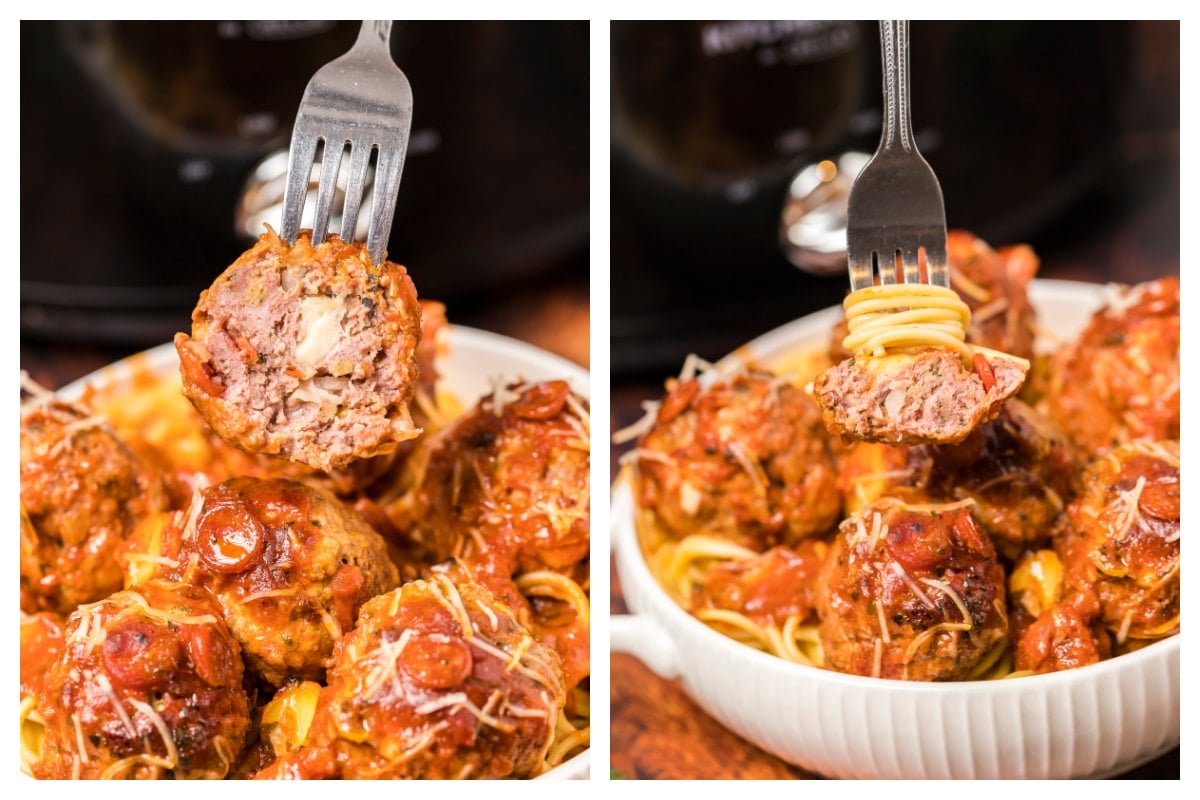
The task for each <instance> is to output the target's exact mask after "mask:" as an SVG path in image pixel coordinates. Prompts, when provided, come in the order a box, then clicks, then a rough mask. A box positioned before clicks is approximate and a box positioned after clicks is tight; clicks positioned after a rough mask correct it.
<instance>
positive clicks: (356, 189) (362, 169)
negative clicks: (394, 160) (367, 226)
mask: <svg viewBox="0 0 1200 800" xmlns="http://www.w3.org/2000/svg"><path fill="white" fill-rule="evenodd" d="M372 149H374V148H372V146H371V145H366V144H363V143H362V142H357V143H356V142H353V141H352V142H350V178H349V180H348V181H347V182H346V203H345V206H344V207H343V209H342V241H343V242H353V241H354V240H355V239H356V238H357V237H356V236H355V232H356V231H355V229H356V228H357V227H358V212H359V209H361V208H362V196H363V185H364V184H365V183H366V182H367V166H368V165H369V164H370V161H371V150H372Z"/></svg>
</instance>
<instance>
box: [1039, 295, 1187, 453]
mask: <svg viewBox="0 0 1200 800" xmlns="http://www.w3.org/2000/svg"><path fill="white" fill-rule="evenodd" d="M1179 335H1180V334H1179V280H1178V279H1177V278H1162V279H1160V280H1156V281H1150V282H1147V283H1142V284H1139V285H1137V286H1134V287H1124V288H1120V289H1117V290H1116V291H1115V292H1114V295H1113V297H1112V299H1111V300H1110V302H1109V304H1108V305H1107V306H1106V307H1105V308H1103V309H1101V310H1100V311H1097V312H1096V314H1095V315H1094V316H1093V317H1092V319H1091V321H1090V322H1089V323H1088V325H1087V327H1086V328H1085V329H1084V330H1083V332H1082V333H1081V334H1080V335H1079V338H1078V339H1077V340H1076V341H1075V342H1074V343H1072V344H1070V345H1068V346H1067V347H1064V348H1062V349H1061V350H1060V351H1059V352H1057V353H1056V354H1055V355H1054V356H1053V357H1052V358H1051V361H1050V367H1049V369H1050V373H1049V374H1050V381H1049V386H1048V387H1047V388H1046V394H1045V397H1043V398H1042V400H1041V401H1040V403H1039V408H1040V409H1041V410H1042V411H1043V412H1045V413H1046V414H1048V415H1049V416H1050V417H1052V418H1053V419H1054V420H1056V421H1057V422H1058V424H1059V425H1061V426H1062V427H1063V429H1064V430H1065V431H1066V432H1067V434H1068V435H1069V436H1070V437H1071V438H1072V439H1074V440H1075V442H1076V443H1077V444H1078V445H1079V447H1080V449H1082V450H1083V451H1084V452H1087V453H1099V454H1103V453H1104V452H1107V451H1108V450H1110V449H1112V448H1113V447H1116V446H1117V445H1119V444H1120V443H1121V442H1126V441H1129V440H1131V439H1148V440H1156V439H1178V438H1179Z"/></svg>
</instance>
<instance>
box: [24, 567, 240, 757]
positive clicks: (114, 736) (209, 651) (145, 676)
mask: <svg viewBox="0 0 1200 800" xmlns="http://www.w3.org/2000/svg"><path fill="white" fill-rule="evenodd" d="M65 635H66V636H65V643H64V646H63V651H62V653H61V655H60V656H59V658H58V659H57V660H56V661H55V662H54V664H53V665H52V666H51V667H50V670H49V672H48V673H47V674H46V676H45V681H44V683H43V684H42V686H41V688H40V690H39V692H38V695H37V698H38V700H37V711H38V713H39V714H40V715H41V717H42V720H43V722H44V723H45V733H44V739H43V743H42V757H41V759H40V760H39V761H37V762H35V764H34V765H33V773H34V776H35V777H37V778H43V779H46V778H49V779H62V778H164V777H171V778H224V777H226V776H227V775H228V774H229V771H230V769H231V768H232V766H233V764H234V761H235V759H236V758H237V756H238V753H240V752H241V750H242V747H243V745H244V744H245V741H246V735H247V732H248V731H249V729H250V698H249V697H248V695H247V693H246V691H245V689H243V686H242V669H243V668H242V660H241V655H240V648H239V647H238V644H237V642H236V641H234V639H233V637H232V636H231V635H230V633H229V630H228V628H226V627H225V623H224V622H223V621H222V620H221V609H220V606H218V605H217V603H216V601H215V600H214V599H213V598H212V596H211V595H210V594H209V592H208V591H207V590H205V589H203V588H200V587H197V586H187V585H184V584H180V583H173V582H167V581H151V582H149V583H146V584H144V585H142V586H138V587H135V588H133V589H129V590H125V591H120V592H117V593H115V594H113V595H111V596H109V597H108V598H106V599H104V600H101V601H99V602H96V603H91V604H89V605H85V606H81V607H80V608H79V609H78V610H77V611H76V612H75V613H74V614H72V615H71V617H70V618H69V619H68V620H67V624H66V629H65Z"/></svg>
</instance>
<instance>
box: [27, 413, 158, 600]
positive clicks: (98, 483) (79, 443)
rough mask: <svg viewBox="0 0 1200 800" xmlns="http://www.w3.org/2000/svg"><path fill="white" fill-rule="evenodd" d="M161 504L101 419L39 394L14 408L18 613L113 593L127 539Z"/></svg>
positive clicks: (149, 472)
mask: <svg viewBox="0 0 1200 800" xmlns="http://www.w3.org/2000/svg"><path fill="white" fill-rule="evenodd" d="M43 391H44V390H43ZM167 502H168V499H167V493H166V490H165V489H164V488H163V483H162V480H161V478H159V476H158V474H157V473H156V472H155V471H154V470H153V469H152V468H151V467H150V466H149V465H148V464H146V463H145V462H144V461H143V460H142V459H141V458H139V457H138V456H137V455H136V454H135V453H134V452H133V451H132V450H131V449H130V448H129V447H128V446H127V445H126V443H125V442H123V441H122V440H121V439H120V438H118V437H117V435H116V433H115V432H114V431H113V428H112V426H111V425H110V424H109V422H108V420H107V418H105V417H104V416H102V415H99V414H96V413H94V412H93V411H92V410H91V409H89V408H87V407H86V406H84V405H82V404H79V403H64V402H62V401H59V400H57V399H54V398H53V397H52V396H50V395H49V394H48V393H47V394H44V395H42V396H41V397H36V398H35V399H34V400H32V401H31V402H30V403H29V404H27V405H26V406H25V407H24V408H23V409H22V412H21V534H20V539H21V555H20V571H21V609H22V610H23V611H26V612H29V613H33V612H37V611H55V612H57V613H59V614H64V615H65V614H69V613H71V612H72V611H74V610H75V608H76V606H79V605H81V604H83V603H90V602H93V601H96V600H100V599H102V598H104V597H107V596H108V595H110V594H112V593H113V592H115V591H117V590H119V589H120V588H121V585H122V577H121V563H120V561H119V556H120V552H121V548H122V547H123V546H124V544H125V539H126V537H127V536H128V535H129V533H130V531H131V530H132V529H133V527H134V526H135V525H136V524H137V523H138V522H139V521H140V520H141V519H143V518H144V517H146V516H148V515H150V514H153V513H154V512H157V511H161V510H162V509H165V508H166V507H167Z"/></svg>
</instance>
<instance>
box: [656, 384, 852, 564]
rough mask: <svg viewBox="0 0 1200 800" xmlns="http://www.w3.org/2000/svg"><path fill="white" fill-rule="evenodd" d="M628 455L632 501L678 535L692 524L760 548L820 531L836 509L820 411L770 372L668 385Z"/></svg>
mask: <svg viewBox="0 0 1200 800" xmlns="http://www.w3.org/2000/svg"><path fill="white" fill-rule="evenodd" d="M633 453H634V457H635V458H636V460H635V462H634V463H635V466H636V470H635V477H634V485H635V492H636V493H637V498H638V503H639V505H640V506H641V507H642V508H647V509H651V510H653V511H654V512H655V514H656V516H657V518H658V521H659V522H660V523H661V525H662V526H663V528H664V529H665V530H667V531H668V533H670V534H671V535H673V536H676V537H678V538H683V537H684V536H686V535H688V534H689V533H691V532H693V531H695V530H698V529H702V530H703V531H704V532H705V533H707V534H709V535H715V536H721V537H724V538H727V539H730V540H732V541H734V542H737V543H738V544H741V545H743V546H747V547H750V548H751V549H754V550H758V551H762V550H767V549H769V548H771V547H774V546H776V545H780V544H786V545H795V544H797V543H799V542H800V541H801V540H803V539H805V538H807V537H811V536H818V535H821V534H824V533H826V532H828V531H829V530H831V529H832V527H833V526H834V525H835V524H836V522H837V518H838V515H839V513H840V512H841V506H842V501H841V495H840V493H839V492H838V489H837V485H836V475H835V472H834V469H833V463H832V460H831V458H830V455H829V450H828V447H827V435H826V433H825V431H824V428H823V426H822V424H821V416H820V412H819V411H818V410H817V407H816V405H815V404H814V403H813V402H812V400H811V399H809V398H808V397H807V396H805V394H804V393H803V392H802V391H801V390H800V389H798V388H797V387H795V386H793V385H792V384H791V383H789V382H788V381H787V380H786V379H782V378H778V377H776V376H774V375H770V374H766V373H758V372H742V373H738V374H736V375H733V376H731V377H728V378H724V379H718V380H715V381H713V382H712V383H711V385H708V386H706V387H702V386H701V385H700V380H699V379H698V378H691V379H688V380H684V381H676V380H671V381H668V392H667V394H666V396H665V397H664V398H663V400H662V403H661V405H660V407H659V410H658V414H657V419H656V420H655V424H654V427H653V428H652V429H651V430H649V431H648V432H647V433H646V434H644V435H643V436H642V437H641V438H640V440H639V441H638V446H637V449H636V450H635V451H633Z"/></svg>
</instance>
